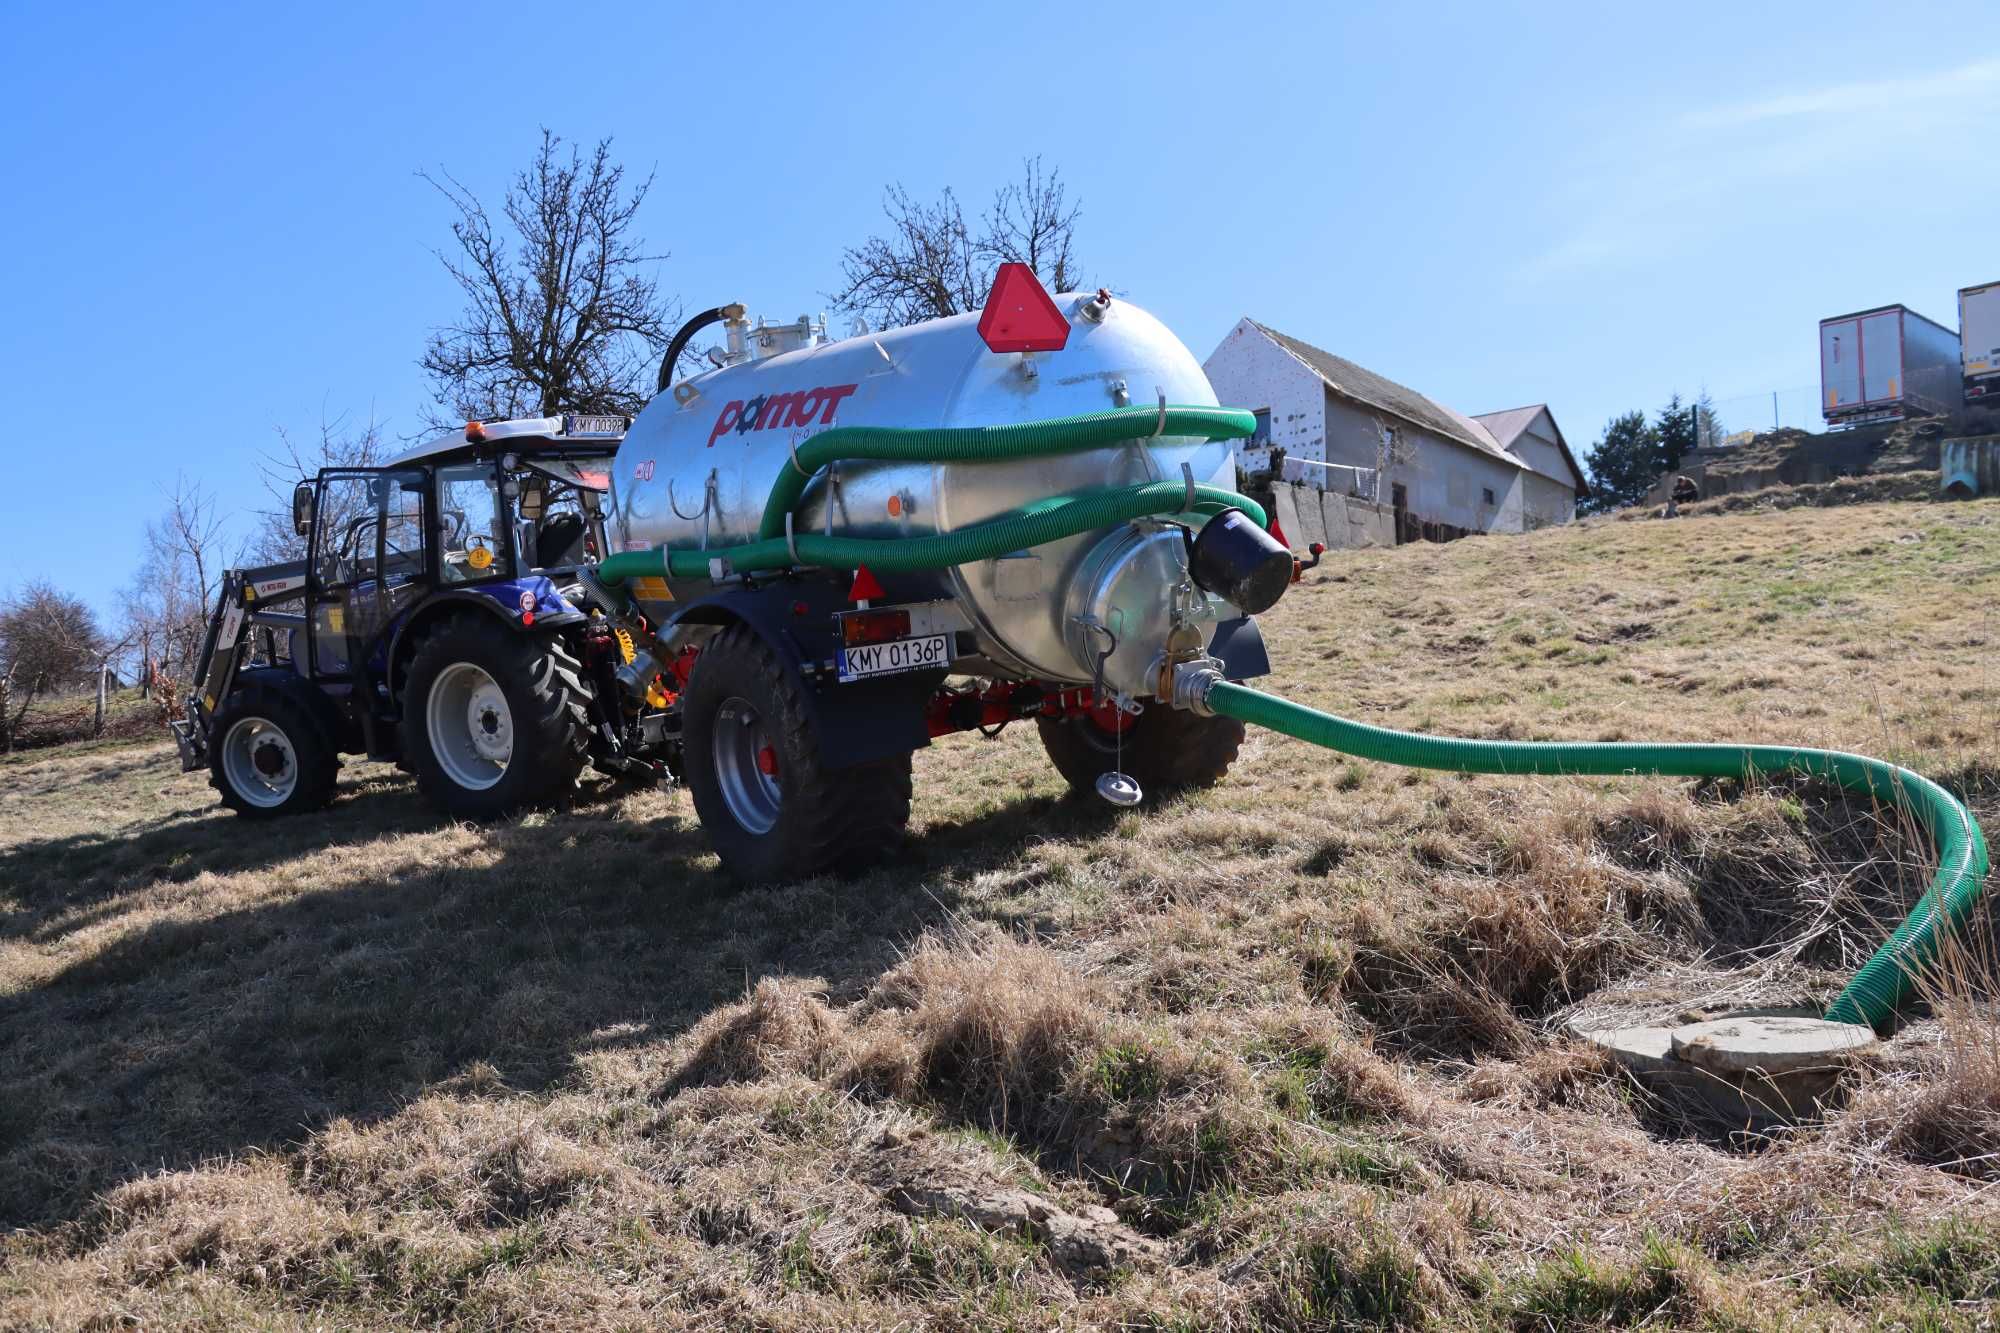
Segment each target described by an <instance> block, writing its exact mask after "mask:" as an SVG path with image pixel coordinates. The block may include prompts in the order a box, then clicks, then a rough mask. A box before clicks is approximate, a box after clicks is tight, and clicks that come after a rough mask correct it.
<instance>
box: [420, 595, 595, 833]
mask: <svg viewBox="0 0 2000 1333" xmlns="http://www.w3.org/2000/svg"><path fill="white" fill-rule="evenodd" d="M589 697H590V695H589V691H588V690H587V689H586V687H585V686H584V684H583V677H582V674H581V666H580V664H579V663H578V662H577V660H576V659H575V658H574V657H571V656H570V654H569V652H568V651H567V650H566V649H565V648H564V647H563V645H562V643H561V642H560V641H559V640H557V639H555V638H553V637H551V636H548V635H541V634H526V633H522V632H520V631H517V630H512V629H509V628H507V627H506V626H504V625H502V624H500V623H498V622H497V621H495V620H493V619H491V618H489V617H483V616H482V617H477V618H475V617H471V616H459V617H456V618H454V619H452V620H448V621H446V622H444V623H443V624H441V625H439V626H438V627H437V628H435V629H433V630H431V631H430V633H429V634H428V635H426V636H425V638H424V641H423V642H422V643H420V644H418V645H417V650H416V653H415V655H414V656H413V657H412V658H411V660H410V674H409V677H408V679H407V680H406V682H405V684H404V689H403V756H404V759H405V761H406V762H407V763H408V765H409V767H410V770H411V771H412V772H414V773H415V774H416V775H417V787H418V788H419V789H420V790H421V791H422V792H423V793H424V795H426V796H428V797H430V798H431V800H433V801H435V802H437V804H438V805H440V806H442V807H443V808H444V809H445V810H446V811H447V812H448V813H450V814H453V815H456V816H458V817H460V818H462V819H493V818H496V817H498V816H501V815H505V814H510V813H512V812H513V811H515V810H518V809H521V808H522V807H523V806H528V805H534V804H537V803H539V802H543V801H549V800H554V799H557V798H559V797H561V796H563V795H565V794H566V793H568V792H569V791H571V790H572V789H574V788H575V786H576V778H577V774H578V773H580V772H582V771H583V765H584V760H585V757H586V753H587V750H588V748H589V744H590V721H589V716H588V714H587V713H586V712H585V710H584V704H585V701H586V700H587V699H588V698H589Z"/></svg>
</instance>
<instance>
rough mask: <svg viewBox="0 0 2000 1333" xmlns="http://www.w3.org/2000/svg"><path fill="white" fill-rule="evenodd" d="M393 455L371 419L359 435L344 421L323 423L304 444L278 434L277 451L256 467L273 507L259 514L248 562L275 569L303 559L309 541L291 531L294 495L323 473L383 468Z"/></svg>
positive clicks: (386, 441) (265, 457) (266, 455)
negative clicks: (275, 566) (313, 438)
mask: <svg viewBox="0 0 2000 1333" xmlns="http://www.w3.org/2000/svg"><path fill="white" fill-rule="evenodd" d="M391 451H392V446H391V444H390V442H389V441H388V440H386V439H385V438H384V437H383V434H382V429H381V426H380V425H379V424H378V423H377V422H375V421H374V420H373V419H371V420H370V421H369V422H368V424H367V425H366V426H363V427H361V428H359V429H351V428H349V427H348V425H347V422H346V419H345V418H335V419H334V420H332V421H321V422H320V425H319V437H318V438H317V439H316V440H313V441H312V442H310V443H301V442H300V441H299V440H296V439H294V438H293V437H292V435H291V434H290V432H288V431H286V430H284V429H282V428H280V429H279V431H278V446H277V448H276V449H275V450H273V451H272V452H270V453H267V454H265V455H263V456H262V458H261V459H260V460H259V462H258V472H259V473H260V474H261V475H262V480H263V483H264V491H265V493H266V494H268V495H269V496H270V497H271V507H270V508H269V509H265V510H260V511H259V512H258V514H257V527H256V530H255V531H254V532H252V533H251V536H250V546H249V557H248V558H249V559H250V561H251V562H252V563H254V564H259V565H276V564H282V563H284V562H286V561H289V560H303V559H305V558H306V539H305V538H304V537H301V536H299V535H298V533H297V532H296V531H295V530H294V529H293V527H292V492H293V490H294V489H296V488H297V486H298V484H299V483H300V482H301V481H306V480H308V479H310V478H312V477H314V476H316V475H318V473H319V471H320V469H321V468H349V467H379V466H381V465H382V463H384V462H385V461H387V459H388V457H389V455H390V453H391Z"/></svg>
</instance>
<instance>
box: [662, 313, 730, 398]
mask: <svg viewBox="0 0 2000 1333" xmlns="http://www.w3.org/2000/svg"><path fill="white" fill-rule="evenodd" d="M732 311H733V312H735V313H736V314H739V315H740V314H742V313H743V307H742V306H740V305H719V306H714V307H712V308H710V309H708V310H704V311H702V312H701V313H700V314H699V315H696V316H695V317H694V318H693V319H691V320H689V321H688V322H687V323H685V324H683V325H681V326H680V328H679V329H678V330H676V331H675V333H674V336H673V338H672V340H671V341H669V342H668V343H667V354H666V355H665V356H664V357H661V358H660V383H659V388H658V390H657V391H658V392H660V393H665V392H666V391H667V385H669V384H671V383H672V382H673V378H674V367H675V366H677V365H679V364H680V361H681V353H682V352H684V351H686V350H687V345H688V343H689V342H690V341H691V340H692V339H693V338H694V335H695V334H697V333H700V332H701V331H702V330H703V329H705V328H707V327H708V326H709V325H711V324H715V323H719V322H720V321H722V320H725V319H728V318H729V316H730V313H731V312H732Z"/></svg>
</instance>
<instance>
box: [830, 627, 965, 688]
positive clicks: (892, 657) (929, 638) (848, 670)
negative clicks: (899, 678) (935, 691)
mask: <svg viewBox="0 0 2000 1333" xmlns="http://www.w3.org/2000/svg"><path fill="white" fill-rule="evenodd" d="M949 661H951V635H949V634H926V635H923V636H922V637H921V638H915V639H896V640H894V641H893V642H890V643H870V644H863V645H862V646H861V647H859V648H842V649H841V650H840V678H841V679H842V680H844V681H852V680H864V679H866V678H867V677H869V676H893V675H895V674H896V673H897V672H899V671H923V670H925V669H926V668H929V667H941V666H943V665H945V664H946V663H947V662H949Z"/></svg>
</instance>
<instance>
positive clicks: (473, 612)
mask: <svg viewBox="0 0 2000 1333" xmlns="http://www.w3.org/2000/svg"><path fill="white" fill-rule="evenodd" d="M626 424H627V423H626V422H625V420H624V418H622V417H606V416H575V415H571V416H565V417H551V418H546V419H539V418H538V419H529V420H525V421H508V422H494V423H487V424H484V425H480V424H474V425H469V426H468V427H467V428H466V431H465V434H464V436H463V437H462V438H461V437H458V436H448V437H446V438H444V439H443V440H441V441H438V442H434V443H432V444H430V445H427V446H425V447H422V448H419V449H417V450H415V451H413V452H411V453H409V454H406V455H404V456H403V457H402V458H399V459H397V460H396V461H395V462H393V463H390V464H389V465H387V466H384V467H373V468H339V469H327V470H323V471H321V472H320V473H319V475H318V476H316V477H314V478H312V479H311V480H308V481H303V482H301V483H300V484H299V486H298V488H297V490H296V491H295V493H294V495H293V500H292V516H293V527H294V528H295V530H296V532H297V533H298V536H299V537H300V539H301V543H302V553H303V558H302V559H298V560H294V561H289V562H284V563H280V564H274V565H268V566H265V567H262V568H255V569H241V570H230V571H228V572H227V573H226V574H225V576H224V578H223V581H222V588H221V592H220V595H219V597H218V599H217V605H216V607H215V609H214V612H213V614H212V615H211V617H210V620H209V625H208V630H207V633H206V636H205V638H204V641H203V645H202V652H201V656H200V658H199V659H198V662H197V665H196V673H195V683H194V688H193V689H192V691H191V692H190V694H189V697H188V699H187V704H186V710H185V716H184V718H182V719H181V720H179V721H177V722H175V723H174V736H175V740H176V742H177V743H178V745H179V747H180V754H181V766H182V768H183V769H184V770H187V771H192V770H195V769H198V768H202V767H206V768H208V769H209V771H210V773H211V775H212V781H213V783H214V786H215V787H216V789H217V791H218V792H220V794H221V798H222V803H223V804H224V805H226V806H228V807H229V808H231V809H233V810H235V811H237V812H238V813H239V814H242V815H245V816H249V817H252V818H260V817H265V816H271V815H279V814H289V813H294V812H298V811H302V810H310V809H316V808H318V807H320V806H323V805H325V804H326V803H327V802H328V801H329V800H331V799H332V797H333V790H334V774H335V772H336V770H337V769H338V767H339V763H340V759H339V757H340V756H341V755H343V754H365V755H367V756H368V757H369V758H371V759H383V760H393V761H395V762H396V763H398V764H400V765H401V766H402V767H404V768H406V769H408V770H409V771H411V772H412V773H413V774H415V776H416V779H417V783H418V785H419V787H420V788H421V789H422V790H423V791H424V793H425V794H426V795H427V796H429V797H430V798H431V799H432V800H433V801H435V802H436V803H437V804H438V805H440V806H441V807H443V808H444V809H445V810H446V811H447V812H449V813H451V814H453V815H457V816H460V817H463V818H490V817H492V816H495V815H501V814H505V813H507V812H509V811H511V810H515V809H518V808H520V807H522V806H524V805H528V804H533V803H538V802H542V801H546V800H550V799H553V798H556V797H559V796H560V795H561V794H562V793H563V792H564V791H565V790H566V789H568V788H571V787H573V786H574V785H575V783H576V780H577V777H578V775H579V774H580V773H581V772H582V770H583V769H584V767H585V766H586V765H589V764H595V765H596V766H598V767H599V768H601V769H603V770H605V771H607V772H610V773H613V774H617V775H620V776H623V777H626V778H630V779H633V780H637V781H642V782H650V781H656V780H658V779H659V777H660V776H662V774H664V773H666V772H668V771H669V764H670V761H672V760H674V759H676V758H677V755H678V736H677V735H675V734H673V733H674V732H675V731H676V730H677V728H678V716H677V715H675V714H674V713H673V712H672V711H671V710H669V709H668V708H667V707H666V704H667V702H668V697H669V696H668V694H667V689H668V685H667V681H666V678H665V677H664V676H662V677H658V678H656V679H655V680H653V681H644V680H624V681H622V682H621V679H620V676H619V672H620V671H621V670H624V671H625V672H626V674H627V675H630V674H631V670H632V665H633V662H634V658H635V656H636V655H635V653H634V651H633V646H632V643H631V639H630V636H629V633H621V632H620V631H619V630H618V629H617V628H615V627H614V626H613V624H612V622H611V620H610V619H608V618H607V617H606V616H605V615H604V614H603V612H602V609H601V608H599V607H596V606H594V605H592V598H591V596H590V590H589V586H588V578H589V576H588V572H587V571H588V568H589V566H590V565H591V564H592V563H594V562H595V561H597V560H600V559H602V558H603V556H604V555H605V554H606V534H605V528H604V517H603V506H602V501H601V497H602V496H603V494H604V493H605V491H606V489H607V488H608V486H609V483H610V460H611V456H612V454H613V452H614V451H615V450H616V448H617V445H618V442H619V441H620V440H621V439H622V438H623V436H624V431H625V427H626ZM640 660H641V662H642V664H650V659H640Z"/></svg>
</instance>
